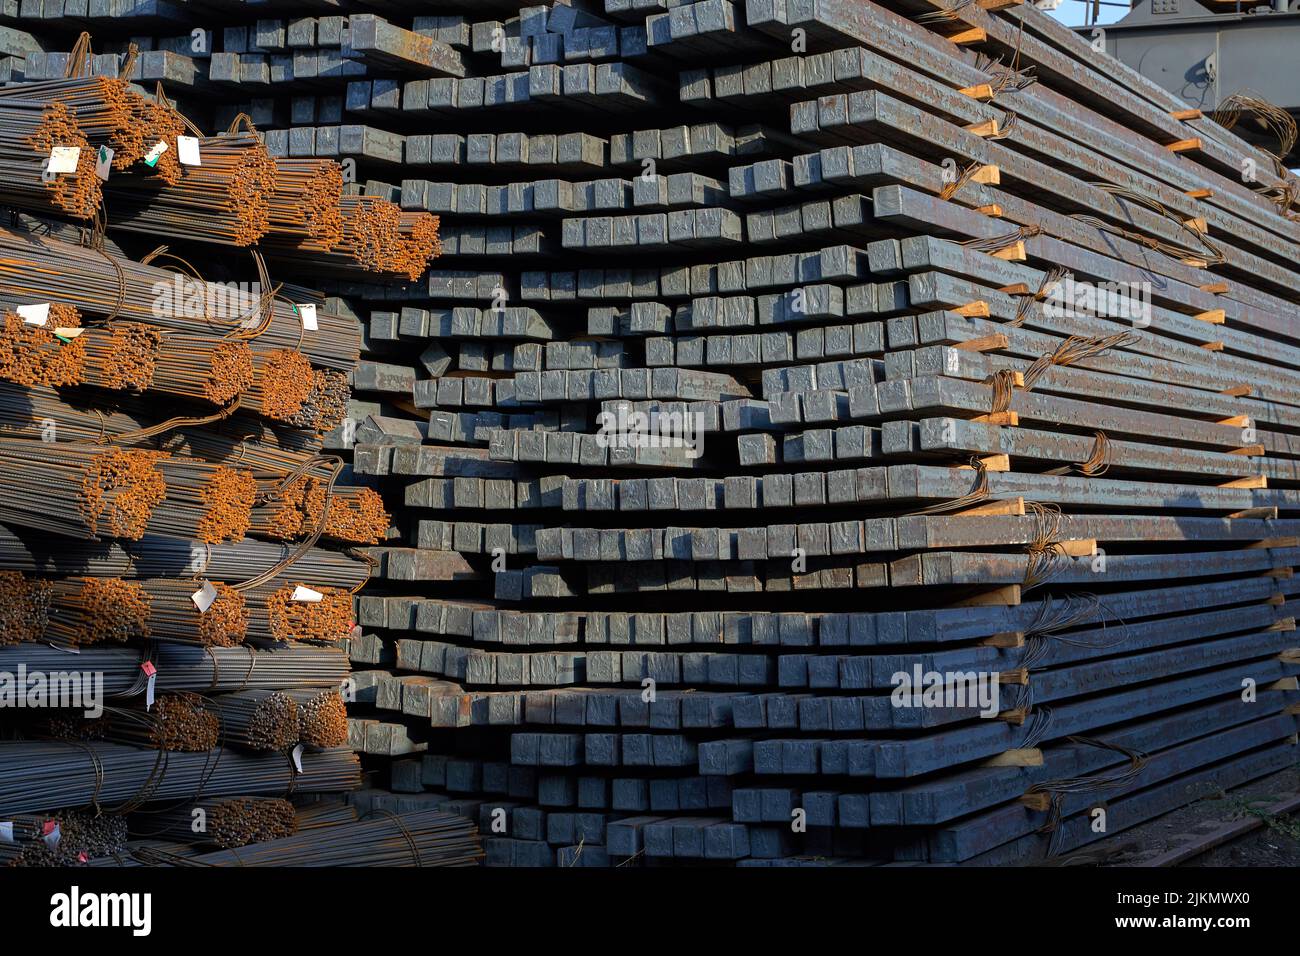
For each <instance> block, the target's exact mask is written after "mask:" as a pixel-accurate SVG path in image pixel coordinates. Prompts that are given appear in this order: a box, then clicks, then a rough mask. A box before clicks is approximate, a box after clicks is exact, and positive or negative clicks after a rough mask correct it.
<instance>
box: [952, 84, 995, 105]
mask: <svg viewBox="0 0 1300 956" xmlns="http://www.w3.org/2000/svg"><path fill="white" fill-rule="evenodd" d="M957 92H958V93H960V94H962V95H963V96H969V97H970V98H971V99H973V100H982V101H983V100H991V99H993V97H994V95H995V94H994V92H993V87H992V86H990V85H989V84H988V83H978V84H976V85H975V86H964V87H962V88H961V89H960V90H958V91H957Z"/></svg>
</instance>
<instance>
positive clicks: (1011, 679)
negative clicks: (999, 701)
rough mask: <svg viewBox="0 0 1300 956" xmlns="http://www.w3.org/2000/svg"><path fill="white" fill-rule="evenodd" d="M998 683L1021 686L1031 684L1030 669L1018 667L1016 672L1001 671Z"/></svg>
mask: <svg viewBox="0 0 1300 956" xmlns="http://www.w3.org/2000/svg"><path fill="white" fill-rule="evenodd" d="M998 683H999V684H1020V685H1021V686H1024V685H1025V684H1028V683H1029V668H1028V667H1017V668H1016V669H1015V670H1011V671H999V672H998Z"/></svg>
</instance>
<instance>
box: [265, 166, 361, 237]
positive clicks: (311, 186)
mask: <svg viewBox="0 0 1300 956" xmlns="http://www.w3.org/2000/svg"><path fill="white" fill-rule="evenodd" d="M342 198H343V170H342V167H340V166H339V164H338V163H335V162H333V161H331V160H326V159H277V160H276V161H275V190H274V192H272V193H271V202H270V213H269V218H270V226H269V228H268V230H267V233H266V235H265V236H264V237H263V239H262V241H261V243H260V245H261V247H262V248H263V249H264V250H266V251H275V250H276V249H280V248H283V249H289V250H293V251H297V252H318V253H324V252H329V251H330V250H331V249H333V248H334V247H335V246H337V245H338V244H339V243H340V242H342V241H343V213H342V207H341V205H340V203H341V200H342Z"/></svg>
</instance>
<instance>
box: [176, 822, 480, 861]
mask: <svg viewBox="0 0 1300 956" xmlns="http://www.w3.org/2000/svg"><path fill="white" fill-rule="evenodd" d="M482 858H483V850H482V847H481V846H480V844H479V839H478V828H477V827H476V826H475V824H474V823H473V822H471V821H470V820H468V819H467V818H465V817H462V816H458V815H456V814H453V813H443V812H441V811H436V810H423V811H419V812H416V813H404V814H401V815H400V816H399V815H392V814H388V815H380V816H375V817H371V818H369V819H364V820H361V821H359V822H357V823H350V824H341V825H337V826H332V827H328V828H321V829H312V830H306V831H301V832H299V833H296V834H294V835H293V836H291V837H286V838H284V839H282V840H272V841H270V842H268V843H259V844H256V845H254V846H249V847H244V848H242V849H240V850H238V851H233V850H222V851H217V852H215V853H203V854H199V855H198V856H195V857H193V858H192V862H193V863H194V864H195V865H200V866H412V867H433V866H473V865H475V864H476V863H477V862H478V861H479V860H481V859H482Z"/></svg>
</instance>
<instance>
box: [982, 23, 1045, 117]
mask: <svg viewBox="0 0 1300 956" xmlns="http://www.w3.org/2000/svg"><path fill="white" fill-rule="evenodd" d="M1023 27H1024V21H1021V28H1022V29H1023ZM1019 58H1020V45H1019V41H1018V40H1017V43H1016V60H1015V62H1014V63H1013V64H1012V65H1011V66H1006V65H1004V64H1003V62H1002V58H1001V57H991V56H988V55H987V54H984V53H979V54H976V57H975V69H977V70H978V71H979V72H981V73H983V74H984V75H985V76H987V77H988V78H989V86H990V87H991V88H992V90H993V99H994V100H996V99H997V98H998V97H999V96H1001V95H1002V94H1003V93H1006V92H1007V91H1010V92H1012V93H1019V92H1020V91H1021V90H1023V89H1026V88H1028V87H1030V86H1032V85H1033V84H1035V83H1037V82H1038V77H1037V76H1035V75H1034V67H1033V65H1032V64H1031V65H1030V66H1027V67H1025V68H1024V69H1023V70H1019V69H1016V66H1015V64H1016V63H1018V62H1019Z"/></svg>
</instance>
